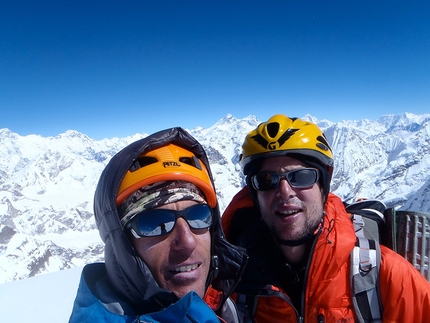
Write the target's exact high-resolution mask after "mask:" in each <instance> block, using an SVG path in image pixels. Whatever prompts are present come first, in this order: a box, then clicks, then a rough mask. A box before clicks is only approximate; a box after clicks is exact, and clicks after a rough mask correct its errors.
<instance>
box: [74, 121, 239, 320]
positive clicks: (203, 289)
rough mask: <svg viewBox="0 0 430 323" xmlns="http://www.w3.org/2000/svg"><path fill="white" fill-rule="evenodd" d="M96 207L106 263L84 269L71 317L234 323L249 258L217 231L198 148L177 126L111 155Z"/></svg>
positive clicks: (213, 203)
mask: <svg viewBox="0 0 430 323" xmlns="http://www.w3.org/2000/svg"><path fill="white" fill-rule="evenodd" d="M94 214H95V219H96V223H97V227H98V229H99V231H100V236H101V238H102V240H103V241H104V243H105V263H104V264H100V263H99V264H90V265H87V266H85V268H84V269H83V273H82V277H81V282H80V286H79V290H78V294H77V297H76V300H75V303H74V307H73V311H72V315H71V317H70V321H69V322H71V323H75V322H80V323H81V322H90V321H91V322H149V321H150V322H238V317H237V313H236V309H235V306H234V304H233V303H232V302H231V300H229V295H230V294H231V293H232V291H233V288H234V286H235V285H236V284H237V282H238V280H239V279H240V276H241V273H242V272H243V269H244V266H245V264H246V261H247V256H246V254H245V252H244V250H243V249H241V248H239V247H235V246H233V245H231V244H229V243H228V242H227V241H226V240H225V239H224V235H223V232H222V228H221V218H220V213H219V208H218V203H217V198H216V193H215V188H214V182H213V178H212V174H211V171H210V168H209V163H208V160H207V157H206V154H205V152H204V150H203V148H202V146H201V145H200V144H199V143H198V142H197V141H196V140H195V139H194V138H193V137H192V136H190V135H189V134H188V133H187V132H186V131H184V130H183V129H182V128H172V129H167V130H163V131H160V132H158V133H155V134H153V135H151V136H149V137H146V138H144V139H141V140H139V141H136V142H134V143H132V144H130V145H129V146H127V147H126V148H124V149H123V150H121V151H120V152H119V153H118V154H116V155H115V156H114V157H113V158H112V159H111V160H110V162H109V163H108V165H107V166H106V168H105V170H104V171H103V173H102V174H101V177H100V180H99V183H98V185H97V188H96V192H95V198H94Z"/></svg>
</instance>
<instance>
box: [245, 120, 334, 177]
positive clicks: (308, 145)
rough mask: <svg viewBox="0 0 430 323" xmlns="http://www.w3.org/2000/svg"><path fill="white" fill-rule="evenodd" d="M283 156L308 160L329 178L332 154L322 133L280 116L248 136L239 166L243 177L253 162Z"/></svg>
mask: <svg viewBox="0 0 430 323" xmlns="http://www.w3.org/2000/svg"><path fill="white" fill-rule="evenodd" d="M285 155H302V156H303V157H304V158H305V159H307V158H308V157H311V158H312V159H313V160H315V161H317V162H318V163H319V164H321V165H323V166H324V167H326V168H327V170H328V172H329V173H330V175H331V173H332V171H333V153H332V151H331V148H330V145H329V143H328V141H327V139H326V137H325V135H324V133H323V132H322V131H321V129H320V128H319V127H318V126H317V125H316V124H314V123H312V122H309V121H304V120H301V119H299V118H289V117H287V116H286V115H283V114H276V115H274V116H272V117H271V118H270V119H269V120H268V121H267V122H263V123H260V124H259V125H258V126H257V128H256V129H254V130H252V131H250V132H249V133H248V135H247V136H246V138H245V141H244V143H243V145H242V155H241V156H240V166H241V168H242V172H243V174H244V175H248V173H249V170H250V167H251V165H253V164H254V162H256V161H262V160H264V159H265V158H270V157H277V156H285Z"/></svg>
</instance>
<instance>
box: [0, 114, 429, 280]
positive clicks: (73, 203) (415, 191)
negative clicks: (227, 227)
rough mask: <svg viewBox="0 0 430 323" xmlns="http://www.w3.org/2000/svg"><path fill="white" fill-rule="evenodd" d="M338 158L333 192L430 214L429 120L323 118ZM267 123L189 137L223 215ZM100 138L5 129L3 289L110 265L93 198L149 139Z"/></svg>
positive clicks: (231, 125)
mask: <svg viewBox="0 0 430 323" xmlns="http://www.w3.org/2000/svg"><path fill="white" fill-rule="evenodd" d="M303 118H304V119H307V120H310V121H312V122H315V123H317V124H318V125H319V126H320V127H321V128H322V129H323V130H324V132H325V133H326V136H327V138H328V140H329V142H330V143H331V145H332V149H333V153H334V155H335V168H334V178H333V182H332V188H331V189H332V191H333V192H334V193H335V194H338V195H339V196H341V197H342V198H343V199H344V200H346V201H353V200H355V199H357V198H359V197H371V198H378V199H381V200H383V201H384V202H385V203H386V204H387V205H388V206H395V207H397V208H403V209H413V210H418V211H423V212H430V114H426V115H413V114H410V113H404V114H401V115H385V116H382V117H381V118H379V119H378V120H377V121H372V120H366V119H365V120H360V121H342V122H339V123H333V122H331V121H328V120H321V121H318V120H317V119H316V118H314V117H312V116H310V115H306V116H304V117H303ZM259 123H260V121H259V120H258V119H257V118H256V117H254V116H248V117H246V118H243V119H236V118H235V117H234V116H232V115H227V116H225V117H224V118H223V119H221V120H219V121H218V122H217V123H215V124H214V125H213V126H212V127H210V128H207V129H203V128H201V127H196V128H194V129H192V130H189V132H190V133H191V134H192V135H193V136H194V137H196V139H197V140H199V141H200V142H201V143H202V145H203V146H204V148H205V149H206V151H207V154H208V157H209V160H210V162H211V167H212V172H213V174H214V177H215V185H216V189H217V193H218V197H219V202H220V207H221V210H224V209H225V207H226V206H227V205H228V203H229V201H230V199H231V198H232V197H233V195H234V194H235V193H236V192H237V191H238V190H239V189H240V188H241V187H242V186H243V184H244V178H243V176H242V175H241V174H240V166H239V164H238V160H239V155H240V153H241V144H242V141H243V139H244V138H245V135H246V134H247V133H248V132H249V131H250V130H251V129H253V128H255V127H256V126H257V125H258V124H259ZM146 135H147V134H145V133H142V134H136V135H134V136H130V137H126V138H112V139H104V140H99V141H96V140H93V139H91V138H89V137H88V136H86V135H84V134H81V133H79V132H77V131H73V130H69V131H67V132H65V133H63V134H60V135H58V136H56V137H47V138H44V137H41V136H37V135H29V136H24V137H23V136H20V135H18V134H16V133H13V132H11V131H10V130H8V129H0V273H1V275H0V283H2V282H8V281H14V280H20V279H23V278H28V277H32V276H35V275H38V274H41V273H47V272H54V271H58V270H62V269H66V268H73V267H77V266H82V265H84V264H85V263H89V262H94V261H101V260H103V245H102V243H101V240H100V238H99V236H98V231H97V229H96V228H95V222H94V218H93V213H92V212H93V210H92V208H93V195H94V190H95V186H96V185H97V181H98V178H99V176H100V173H101V171H102V170H103V168H104V167H105V165H106V163H107V162H108V161H109V160H110V158H111V157H112V156H113V155H114V154H115V153H116V152H118V151H119V150H120V149H122V148H123V147H125V146H126V145H128V144H129V143H131V142H133V141H136V140H138V139H140V138H143V137H145V136H146Z"/></svg>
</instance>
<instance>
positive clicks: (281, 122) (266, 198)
mask: <svg viewBox="0 0 430 323" xmlns="http://www.w3.org/2000/svg"><path fill="white" fill-rule="evenodd" d="M242 148H243V151H242V156H241V158H240V164H241V168H242V171H243V174H244V175H245V176H246V183H247V185H246V186H245V187H244V188H243V189H242V190H241V191H240V192H239V193H238V194H237V195H236V196H235V197H234V198H233V200H232V202H231V203H230V205H229V206H228V207H227V209H226V211H225V213H224V214H223V217H222V221H223V227H224V231H225V233H226V236H227V238H228V240H229V241H230V242H232V243H234V244H237V245H239V246H242V247H245V248H246V249H247V251H248V256H249V263H248V265H247V267H246V269H245V273H244V275H243V276H242V279H241V281H240V283H239V285H238V287H237V288H236V292H237V293H236V295H235V300H236V303H237V304H238V306H239V308H240V309H241V310H242V311H243V315H244V316H245V317H246V318H247V319H248V321H249V322H257V323H262V322H268V323H269V322H270V323H275V322H382V320H383V322H425V321H427V322H428V321H429V320H428V318H427V314H426V313H427V312H428V311H429V310H430V284H429V283H428V282H427V281H426V280H425V278H424V277H423V276H422V275H421V274H420V273H419V272H418V271H417V270H416V269H415V268H414V267H413V266H412V265H411V264H410V263H409V262H408V261H407V260H406V259H404V258H402V257H401V256H400V255H398V254H397V253H395V252H394V251H392V250H390V249H388V248H386V247H384V246H380V250H381V257H382V258H381V259H382V260H381V263H380V272H377V271H376V270H378V269H377V268H371V269H369V270H368V271H367V272H365V271H362V272H360V275H363V276H366V275H367V276H368V277H376V279H375V285H377V286H376V289H378V290H379V291H380V296H381V304H376V305H377V306H376V307H375V306H374V304H373V303H370V301H369V306H368V310H369V311H368V312H360V313H358V310H355V309H356V307H355V306H354V302H357V299H358V297H355V296H353V293H352V290H353V289H354V290H357V286H351V284H352V279H351V276H352V274H351V272H352V271H353V269H352V268H351V261H350V255H351V252H352V250H353V249H354V247H355V244H356V240H357V239H356V234H355V231H354V227H353V223H352V221H351V219H350V216H349V214H347V212H346V210H345V207H344V205H343V203H342V201H341V200H340V199H339V198H338V197H337V196H335V195H334V194H332V193H329V192H330V181H331V177H332V174H333V153H332V151H331V148H330V146H329V143H328V142H327V140H326V137H325V136H324V134H323V133H322V131H321V130H320V129H319V128H318V126H317V125H315V124H313V123H311V122H307V121H304V120H301V119H298V118H289V117H287V116H285V115H281V114H279V115H275V116H273V117H271V118H270V119H269V120H268V121H267V122H263V123H261V124H260V125H259V126H258V127H257V128H256V129H254V130H252V131H251V132H250V133H249V134H248V135H247V136H246V138H245V141H244V143H243V146H242ZM354 250H355V249H354ZM364 252H368V253H369V249H367V250H365V251H364ZM378 274H379V278H378ZM378 279H379V281H378ZM366 282H367V280H366ZM358 283H360V279H358ZM370 285H371V284H370ZM361 287H362V288H363V293H364V295H363V296H364V297H366V299H368V298H369V297H370V296H371V295H374V294H370V293H369V294H367V291H368V290H371V291H372V292H373V291H374V290H375V289H374V288H373V289H370V287H372V286H360V288H361ZM373 287H375V286H373ZM354 295H355V294H354ZM361 299H362V298H361V296H360V300H361ZM360 302H361V301H360ZM366 302H367V300H366ZM364 305H366V304H364ZM379 305H381V306H379ZM363 307H364V306H362V308H363ZM381 308H382V310H381ZM366 309H367V308H366ZM381 314H382V317H381Z"/></svg>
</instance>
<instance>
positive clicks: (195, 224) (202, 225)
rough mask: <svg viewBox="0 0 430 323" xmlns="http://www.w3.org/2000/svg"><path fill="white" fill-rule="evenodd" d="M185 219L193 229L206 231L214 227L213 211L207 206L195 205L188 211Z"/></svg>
mask: <svg viewBox="0 0 430 323" xmlns="http://www.w3.org/2000/svg"><path fill="white" fill-rule="evenodd" d="M184 218H185V219H186V220H187V222H188V224H189V226H190V227H191V228H193V229H206V228H209V227H210V226H211V225H212V209H211V208H210V207H209V206H208V205H206V204H198V205H194V206H192V207H190V208H188V209H187V210H186V214H185V215H184Z"/></svg>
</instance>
